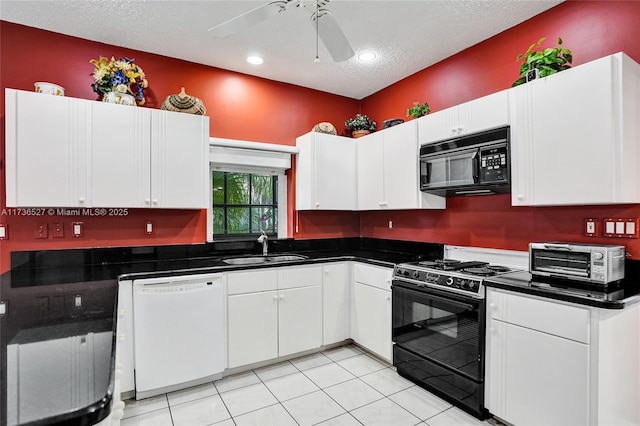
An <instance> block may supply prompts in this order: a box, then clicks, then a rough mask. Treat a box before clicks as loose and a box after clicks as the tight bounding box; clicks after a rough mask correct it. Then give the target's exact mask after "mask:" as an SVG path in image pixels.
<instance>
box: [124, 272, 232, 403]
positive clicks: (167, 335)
mask: <svg viewBox="0 0 640 426" xmlns="http://www.w3.org/2000/svg"><path fill="white" fill-rule="evenodd" d="M224 301H225V296H224V286H223V279H222V274H207V275H187V276H179V277H163V278H152V279H141V280H134V281H133V333H134V367H135V383H136V399H141V398H148V397H151V396H155V395H159V394H162V393H165V392H170V391H173V390H177V389H181V388H185V387H189V386H193V385H197V384H201V383H205V382H207V381H211V380H214V379H216V378H219V377H221V373H222V372H223V370H224V369H225V366H226V352H227V351H226V335H225V334H226V333H225V329H226V327H225V312H224V309H225V303H224Z"/></svg>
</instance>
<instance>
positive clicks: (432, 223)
mask: <svg viewBox="0 0 640 426" xmlns="http://www.w3.org/2000/svg"><path fill="white" fill-rule="evenodd" d="M0 34H1V38H0V52H1V55H2V56H1V59H2V60H1V61H0V87H1V88H2V94H1V95H0V98H1V99H2V101H1V102H0V125H1V126H2V127H1V129H0V152H2V153H4V116H5V114H4V88H6V87H10V88H16V89H22V90H33V82H35V81H51V82H54V83H57V84H60V85H62V86H63V87H65V89H66V95H67V96H71V97H77V98H84V99H96V96H95V94H94V93H93V92H92V91H91V88H90V84H91V82H92V79H91V72H92V70H93V67H92V65H90V64H89V60H90V59H93V58H98V57H99V56H101V55H102V56H115V57H120V56H125V57H133V58H135V59H136V63H138V64H139V65H140V66H141V67H142V68H143V69H144V71H145V73H146V75H147V77H148V79H149V85H150V89H149V91H148V94H149V96H148V104H147V105H146V106H147V107H151V108H158V107H159V105H160V104H161V102H162V101H163V100H164V98H165V97H166V96H168V95H169V94H172V93H177V92H178V91H179V90H180V87H182V86H184V87H185V88H186V91H187V93H189V94H191V95H194V96H197V97H199V98H200V99H202V100H203V102H204V104H205V105H206V107H207V114H208V115H209V116H210V118H211V135H212V136H217V137H224V138H232V139H245V140H255V141H263V142H270V143H276V144H285V145H293V144H294V143H295V138H296V137H297V136H299V135H301V134H304V133H306V132H307V131H309V129H310V128H311V127H312V126H313V125H314V124H315V123H317V122H319V121H330V122H333V123H334V124H335V125H336V127H337V128H338V129H339V130H340V129H341V128H342V123H343V122H344V120H345V119H346V118H348V117H350V116H353V115H354V113H355V112H358V111H362V112H364V113H366V114H368V115H369V116H371V117H372V118H373V119H374V120H376V121H377V122H378V123H381V122H382V121H383V120H385V119H387V118H394V117H401V118H405V114H406V109H407V108H408V107H409V106H410V105H411V104H412V103H413V102H416V101H419V102H424V101H428V102H429V105H430V106H431V109H432V110H433V111H437V110H440V109H443V108H447V107H450V106H453V105H456V104H459V103H461V102H466V101H469V100H472V99H475V98H477V97H480V96H484V95H487V94H490V93H493V92H496V91H499V90H503V89H506V88H508V87H510V85H511V83H512V82H513V81H514V80H516V78H517V74H518V66H519V64H518V63H516V61H515V57H516V56H517V54H519V53H522V52H524V51H525V50H526V48H527V47H528V46H529V45H530V44H531V43H534V42H536V41H537V40H538V39H539V38H540V37H543V36H546V37H548V44H549V45H552V44H553V43H554V41H555V39H556V38H557V37H558V36H561V37H562V38H563V40H564V45H565V47H567V48H569V49H572V50H573V54H574V65H579V64H581V63H584V62H588V61H590V60H592V59H595V58H598V57H601V56H605V55H608V54H611V53H615V52H618V51H624V52H626V53H627V54H628V55H630V56H631V57H632V58H634V59H635V60H636V61H638V62H640V2H635V1H629V2H626V1H622V2H614V1H580V2H577V1H568V2H565V3H562V4H560V5H559V6H557V7H555V8H553V9H551V10H549V11H547V12H545V13H543V14H540V15H538V16H536V17H533V18H532V19H530V20H529V21H527V22H524V23H523V24H521V25H519V26H517V27H514V28H512V29H509V30H507V31H505V32H503V33H501V34H498V35H496V36H495V37H493V38H491V39H489V40H487V41H484V42H482V43H479V44H478V45H476V46H473V47H471V48H469V49H467V50H465V51H463V52H461V53H459V54H457V55H454V56H452V57H450V58H448V59H446V60H444V61H442V62H440V63H438V64H436V65H434V66H432V67H429V68H427V69H425V70H423V71H420V72H418V73H416V74H414V75H412V76H410V77H408V78H406V79H404V80H402V81H400V82H398V83H396V84H394V85H392V86H389V87H388V88H385V89H383V90H381V91H380V92H378V93H375V94H373V95H371V96H369V97H367V98H365V99H363V100H362V101H357V100H354V99H349V98H345V97H340V96H335V95H331V94H327V93H322V92H318V91H314V90H310V89H304V88H301V87H298V86H293V85H289V84H283V83H278V82H274V81H269V80H264V79H260V78H256V77H251V76H247V75H242V74H238V73H234V72H230V71H224V70H220V69H216V68H211V67H207V66H203V65H198V64H194V63H190V62H186V61H182V60H177V59H172V58H168V57H163V56H159V55H153V54H148V53H144V52H139V51H132V50H129V49H125V48H121V47H115V46H109V45H104V44H100V43H95V42H92V41H88V40H83V39H78V38H74V37H68V36H63V35H60V34H55V33H51V32H47V31H42V30H38V29H34V28H30V27H25V26H21V25H16V24H11V23H7V22H4V21H0ZM45 40H46V43H45V42H44V41H45ZM425 49H428V43H425ZM249 104H250V105H251V106H252V111H253V113H252V115H251V117H249V119H248V117H247V112H246V108H247V105H249ZM2 159H4V156H3V157H2ZM2 169H3V170H2V173H1V174H0V178H1V179H2V182H1V183H0V203H1V204H0V207H2V208H4V202H5V201H4V200H5V196H4V191H5V185H4V167H3V168H2ZM290 175H292V176H294V175H295V173H294V172H293V171H292V172H290ZM294 188H295V182H294V180H293V179H292V181H291V182H290V184H289V191H288V192H289V197H290V200H293V198H294V197H293V194H294ZM288 210H289V212H290V216H289V223H288V224H287V225H288V230H289V235H291V236H294V237H296V238H323V237H325V238H326V237H342V236H346V237H349V236H357V235H362V236H367V237H381V238H397V239H404V240H416V241H433V242H443V243H448V244H460V245H471V246H482V247H495V248H507V249H518V250H524V249H526V244H527V243H528V242H529V241H533V240H554V239H558V240H571V241H581V240H587V239H586V237H582V221H583V219H584V218H585V217H600V218H602V217H609V216H614V217H638V216H640V206H638V205H633V206H599V207H586V206H584V207H581V206H579V207H562V208H560V207H558V208H523V207H517V208H514V207H511V205H510V202H509V197H508V196H503V195H496V196H488V197H472V198H452V199H449V200H448V207H447V209H446V210H444V211H415V210H414V211H405V212H388V211H387V212H363V213H359V214H358V213H352V212H300V213H299V214H298V215H297V216H296V215H295V214H294V212H293V202H290V203H289V206H288ZM76 219H77V218H73V219H67V218H64V217H55V216H54V217H47V218H46V221H45V220H43V219H42V218H32V217H22V216H9V215H3V216H2V217H0V223H4V224H8V226H9V239H8V240H4V241H0V272H3V271H5V270H7V269H8V267H9V265H8V259H9V253H10V252H11V251H13V250H36V249H57V248H70V247H101V246H121V245H140V244H144V245H147V244H149V245H150V244H188V243H199V242H203V241H204V240H205V239H206V214H205V212H203V211H195V212H193V211H180V210H167V211H155V210H148V209H134V210H131V211H130V214H129V215H128V216H127V217H125V218H109V217H106V218H92V217H84V218H82V220H83V221H84V222H85V224H86V226H85V236H84V237H83V238H82V239H73V238H71V237H70V236H69V232H68V230H69V227H70V222H71V221H72V220H76ZM147 220H152V221H153V222H154V224H155V228H156V233H155V234H154V235H153V236H145V235H144V234H143V230H144V223H146V221H147ZM389 220H393V222H394V229H393V230H389V229H388V225H387V224H388V221H389ZM43 221H44V222H46V223H53V222H54V221H56V222H62V223H63V224H64V225H65V230H66V235H65V237H64V238H55V239H54V238H48V239H46V240H36V239H34V238H33V229H34V227H35V225H36V224H37V223H39V222H43ZM296 227H297V229H296ZM594 241H595V242H598V243H612V242H617V241H613V240H611V239H606V238H599V239H597V240H594ZM639 241H640V240H624V241H623V243H625V244H626V245H627V248H628V250H629V251H630V252H631V254H632V256H633V257H634V258H639V259H640V242H639Z"/></svg>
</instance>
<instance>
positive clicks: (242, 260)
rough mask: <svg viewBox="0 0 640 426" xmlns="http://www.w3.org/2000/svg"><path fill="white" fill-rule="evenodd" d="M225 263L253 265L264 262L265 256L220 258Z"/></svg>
mask: <svg viewBox="0 0 640 426" xmlns="http://www.w3.org/2000/svg"><path fill="white" fill-rule="evenodd" d="M222 261H223V262H224V263H226V264H227V265H254V264H257V263H264V262H266V261H267V258H266V257H232V258H229V259H222Z"/></svg>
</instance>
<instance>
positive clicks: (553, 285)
mask: <svg viewBox="0 0 640 426" xmlns="http://www.w3.org/2000/svg"><path fill="white" fill-rule="evenodd" d="M627 269H629V268H627ZM485 284H486V286H487V287H495V288H499V289H503V290H511V291H515V292H518V293H524V294H530V295H534V296H541V297H546V298H548V299H555V300H562V301H565V302H572V303H578V304H580V305H586V306H594V307H597V308H604V309H623V308H625V307H627V306H629V305H632V304H635V303H640V281H638V280H637V279H634V278H632V277H630V278H627V279H625V280H622V281H621V282H616V283H610V284H609V285H607V286H597V285H581V284H579V283H576V282H568V281H561V280H542V279H538V278H534V277H533V276H532V275H531V274H530V273H529V272H526V271H522V272H513V273H509V274H504V275H500V276H496V277H490V278H487V280H486V281H485Z"/></svg>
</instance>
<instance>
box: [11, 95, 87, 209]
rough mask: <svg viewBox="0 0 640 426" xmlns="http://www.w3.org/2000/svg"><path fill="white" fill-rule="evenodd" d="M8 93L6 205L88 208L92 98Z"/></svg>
mask: <svg viewBox="0 0 640 426" xmlns="http://www.w3.org/2000/svg"><path fill="white" fill-rule="evenodd" d="M5 96H6V99H5V101H6V161H5V167H6V192H7V194H6V196H7V207H81V206H85V205H86V204H85V201H86V197H87V194H86V187H85V186H84V182H85V179H86V178H85V175H86V170H87V169H86V167H87V166H86V165H87V161H86V148H85V147H86V114H87V101H81V100H75V99H72V98H67V97H63V96H51V95H42V94H39V93H31V92H23V91H18V90H12V89H6V90H5Z"/></svg>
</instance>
